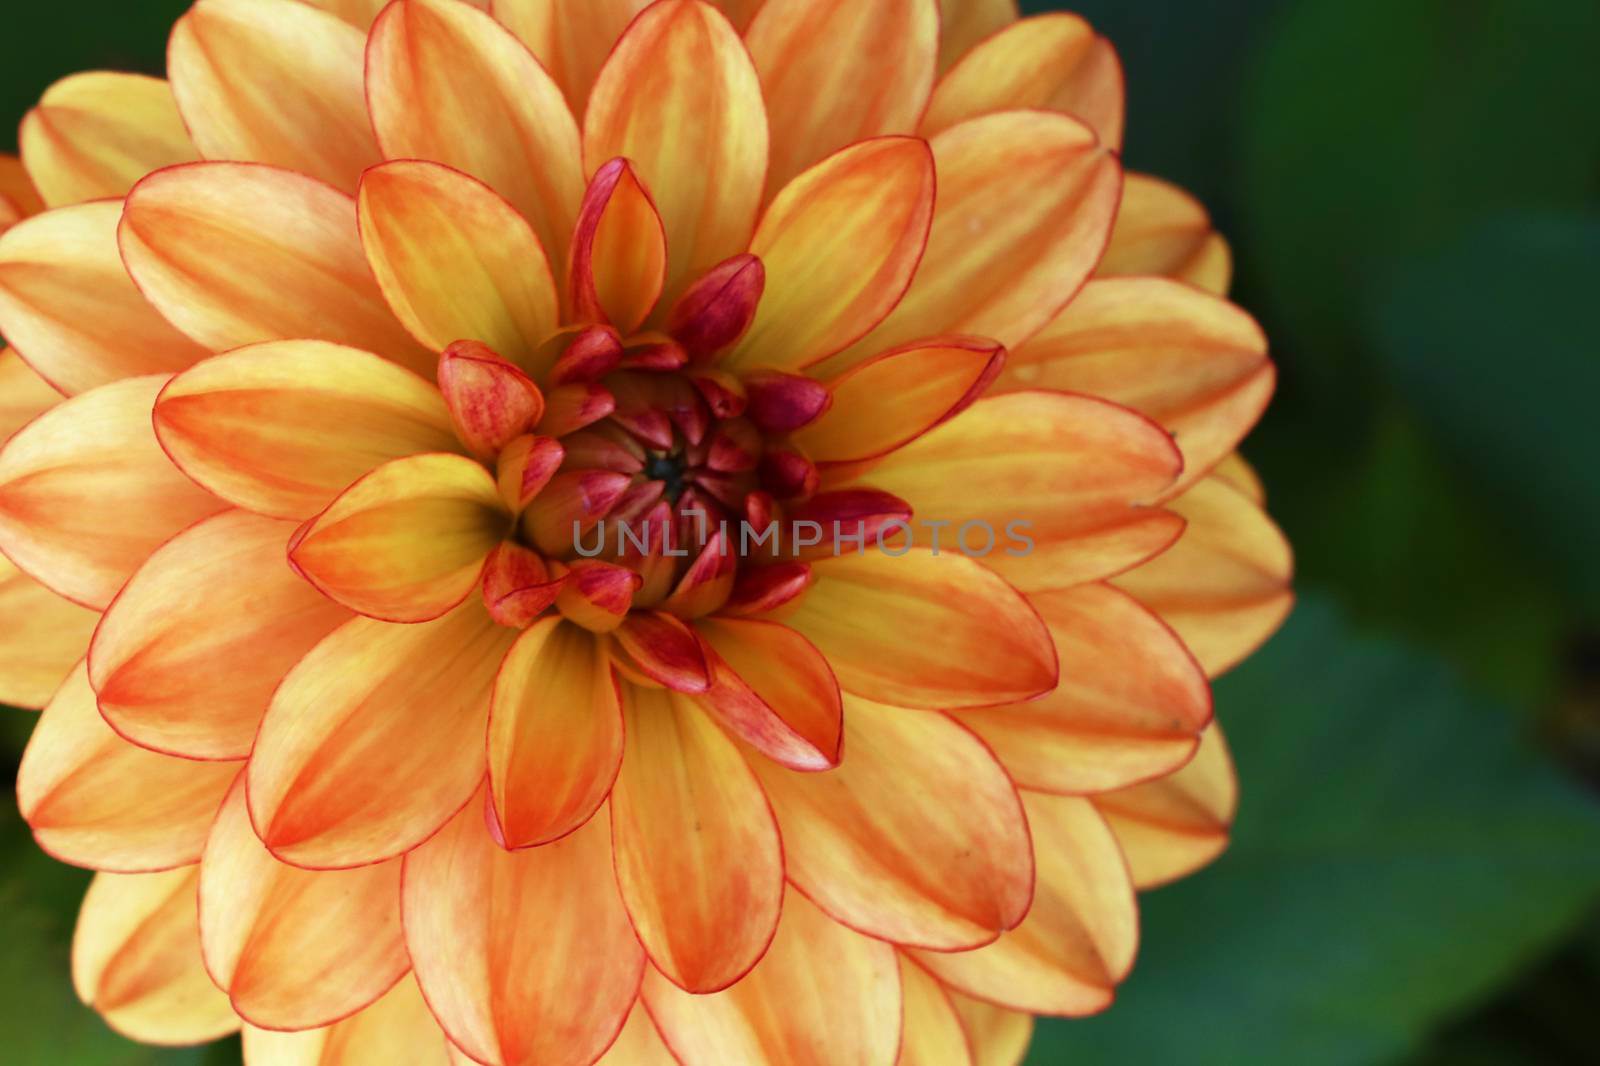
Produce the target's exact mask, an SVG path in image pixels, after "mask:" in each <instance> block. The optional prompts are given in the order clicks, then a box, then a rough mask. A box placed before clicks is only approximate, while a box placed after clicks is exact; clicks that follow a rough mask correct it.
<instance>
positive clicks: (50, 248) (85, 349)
mask: <svg viewBox="0 0 1600 1066" xmlns="http://www.w3.org/2000/svg"><path fill="white" fill-rule="evenodd" d="M121 217H122V204H121V203H120V202H99V203H91V204H79V205H77V206H75V207H66V208H62V209H60V210H57V211H50V212H47V213H46V214H43V215H38V216H36V217H34V218H31V219H28V220H27V221H25V222H22V223H20V224H19V225H16V226H13V227H11V228H10V229H8V230H6V231H5V235H4V236H3V237H0V331H3V332H4V333H5V336H6V340H7V341H8V342H9V343H10V344H11V345H12V346H13V347H14V348H15V349H16V350H17V352H19V353H20V354H22V355H23V356H24V357H26V358H27V360H28V365H29V366H31V367H33V369H34V370H36V371H37V372H38V373H39V375H40V376H41V377H43V378H44V379H45V380H46V381H48V382H50V384H52V385H54V386H55V387H56V388H57V389H60V390H61V391H62V392H65V393H79V392H85V391H87V390H89V389H92V388H94V387H96V386H98V385H108V384H110V383H111V382H113V381H117V380H119V379H121V378H126V377H134V376H137V375H139V374H154V373H161V372H166V371H172V370H182V369H183V368H184V367H186V366H190V365H191V364H193V363H194V362H195V361H196V360H199V359H202V358H204V357H205V355H206V351H205V349H204V348H202V347H200V345H198V344H196V343H195V342H194V341H192V340H190V339H189V338H188V337H185V336H184V335H183V334H181V333H179V332H178V331H177V330H175V329H173V328H172V326H171V325H169V324H168V323H167V321H166V319H164V318H162V317H161V316H160V315H159V314H157V313H156V311H155V309H154V308H152V307H151V306H150V305H149V304H148V303H146V302H145V299H144V297H143V296H141V295H139V290H138V289H136V288H134V285H133V282H132V280H130V279H129V277H128V272H127V270H125V269H124V268H123V265H122V256H121V254H120V253H119V252H118V250H117V222H118V220H119V219H121Z"/></svg>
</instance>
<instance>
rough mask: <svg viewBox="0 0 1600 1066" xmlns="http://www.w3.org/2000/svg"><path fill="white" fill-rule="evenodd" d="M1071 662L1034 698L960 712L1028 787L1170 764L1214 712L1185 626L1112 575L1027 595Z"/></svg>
mask: <svg viewBox="0 0 1600 1066" xmlns="http://www.w3.org/2000/svg"><path fill="white" fill-rule="evenodd" d="M1028 599H1029V601H1030V602H1031V603H1032V604H1033V605H1034V606H1035V607H1037V608H1038V609H1039V614H1040V615H1041V616H1042V617H1043V618H1044V620H1045V624H1046V625H1047V626H1049V627H1050V636H1051V639H1053V640H1054V641H1055V646H1056V652H1057V653H1058V654H1059V655H1060V656H1061V661H1062V663H1063V664H1064V666H1063V669H1062V671H1061V683H1060V684H1059V685H1057V686H1056V688H1055V691H1054V692H1051V693H1048V694H1047V695H1045V696H1042V697H1040V698H1039V699H1037V700H1034V701H1033V702H1031V703H1018V704H1014V705H1013V706H1010V707H995V708H992V709H989V710H982V711H973V712H970V713H967V714H963V715H961V716H960V718H961V721H962V722H964V723H965V724H966V725H967V726H969V727H970V728H971V729H972V731H973V732H975V733H977V734H978V735H979V736H980V737H982V738H983V739H984V740H985V741H987V742H988V744H989V746H990V747H991V748H993V749H994V752H995V754H996V755H998V756H999V757H1000V761H1001V762H1002V763H1004V764H1005V767H1006V770H1007V771H1008V772H1009V773H1010V774H1011V776H1012V777H1013V778H1015V779H1016V782H1017V784H1019V785H1021V786H1022V787H1023V788H1032V789H1038V790H1040V791H1042V792H1060V793H1067V794H1082V793H1093V792H1104V791H1106V790H1108V789H1113V788H1122V787H1124V786H1127V785H1131V784H1134V783H1136V782H1139V781H1146V780H1149V779H1150V778H1153V777H1158V776H1160V775H1162V774H1167V773H1171V772H1172V771H1173V770H1175V769H1177V768H1178V767H1180V766H1182V765H1183V764H1184V763H1185V762H1187V761H1188V760H1189V758H1190V756H1192V755H1193V754H1194V751H1195V747H1196V745H1197V744H1198V743H1199V735H1200V731H1201V729H1203V728H1204V727H1205V725H1206V724H1207V723H1208V722H1210V721H1211V690H1210V686H1208V685H1207V684H1206V676H1205V674H1204V672H1202V671H1201V669H1200V666H1199V664H1198V663H1196V662H1195V661H1194V657H1193V656H1191V655H1190V654H1189V650H1188V649H1187V648H1185V647H1184V646H1183V643H1182V642H1181V641H1180V640H1178V638H1177V635H1176V634H1174V633H1173V632H1172V631H1171V630H1170V629H1168V628H1167V627H1166V626H1165V625H1163V624H1162V623H1161V621H1160V620H1159V619H1157V618H1156V617H1155V616H1154V615H1153V614H1151V613H1150V612H1149V611H1148V610H1146V609H1145V608H1144V607H1141V606H1140V605H1139V603H1138V601H1137V600H1135V599H1134V598H1133V597H1131V596H1129V595H1127V594H1126V593H1123V592H1118V591H1117V590H1116V589H1114V588H1112V587H1110V586H1109V585H1099V584H1094V585H1080V586H1078V587H1077V588H1073V589H1064V590H1060V591H1056V592H1038V593H1034V594H1032V595H1030V596H1029V597H1028Z"/></svg>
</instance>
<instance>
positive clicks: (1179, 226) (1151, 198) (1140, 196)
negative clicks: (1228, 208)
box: [1095, 174, 1233, 296]
mask: <svg viewBox="0 0 1600 1066" xmlns="http://www.w3.org/2000/svg"><path fill="white" fill-rule="evenodd" d="M1095 273H1096V274H1098V275H1099V276H1101V277H1122V276H1127V275H1156V276H1160V277H1166V278H1173V279H1175V280H1177V281H1182V282H1185V283H1186V284H1189V285H1193V286H1195V287H1196V288H1201V289H1204V290H1206V291H1207V292H1209V293H1214V294H1215V295H1217V296H1226V295H1227V293H1228V284H1229V282H1230V281H1231V280H1232V278H1233V254H1232V253H1231V252H1230V251H1229V250H1228V242H1227V241H1225V240H1223V239H1222V236H1221V235H1220V234H1218V233H1217V232H1216V231H1214V230H1213V229H1212V228H1211V216H1210V215H1208V214H1207V213H1206V209H1205V208H1204V207H1202V206H1201V205H1200V202H1199V201H1198V200H1196V199H1195V198H1194V197H1192V196H1190V195H1189V194H1188V193H1186V192H1184V191H1183V190H1182V189H1180V188H1178V187H1177V186H1176V185H1172V184H1169V183H1167V182H1164V181H1162V180H1161V179H1159V178H1152V177H1147V176H1145V175H1143V174H1129V175H1128V176H1127V179H1126V180H1125V181H1124V183H1123V188H1122V204H1121V206H1120V207H1118V209H1117V223H1116V225H1115V226H1114V227H1113V228H1112V231H1111V244H1110V245H1109V246H1108V247H1107V248H1106V254H1105V258H1104V259H1102V260H1100V265H1099V267H1098V268H1097V269H1096V270H1095Z"/></svg>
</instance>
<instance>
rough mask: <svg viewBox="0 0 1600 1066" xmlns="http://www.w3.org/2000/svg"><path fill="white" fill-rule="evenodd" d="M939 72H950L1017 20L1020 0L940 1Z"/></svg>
mask: <svg viewBox="0 0 1600 1066" xmlns="http://www.w3.org/2000/svg"><path fill="white" fill-rule="evenodd" d="M939 8H940V12H941V13H942V14H943V15H944V22H943V25H942V26H941V27H940V33H939V38H940V40H939V70H940V71H941V72H942V71H946V70H949V69H950V67H952V66H953V65H954V64H955V62H956V61H957V60H958V59H960V58H961V57H962V56H964V55H966V54H967V52H968V51H969V50H970V49H971V48H972V47H973V46H974V45H976V44H977V43H978V42H979V41H982V40H983V39H984V38H985V37H988V36H989V35H990V34H993V33H997V32H999V31H1000V30H1003V29H1005V28H1006V27H1007V26H1009V25H1010V24H1011V23H1013V22H1015V21H1017V0H939Z"/></svg>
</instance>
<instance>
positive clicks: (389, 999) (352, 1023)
mask: <svg viewBox="0 0 1600 1066" xmlns="http://www.w3.org/2000/svg"><path fill="white" fill-rule="evenodd" d="M244 1059H245V1062H247V1063H249V1064H250V1066H371V1064H372V1063H384V1062H405V1063H410V1064H412V1066H465V1064H466V1062H467V1061H468V1060H467V1059H466V1058H465V1056H462V1055H461V1054H460V1052H458V1051H455V1050H453V1049H452V1048H451V1047H450V1043H449V1041H448V1040H446V1039H445V1035H444V1032H443V1031H442V1030H440V1028H439V1023H438V1022H436V1021H434V1020H433V1015H432V1014H431V1013H429V1011H428V1005H427V1004H426V1003H425V1002H423V999H422V992H421V990H420V989H418V988H417V982H416V980H415V979H414V978H412V977H411V976H410V975H409V974H408V975H407V976H405V977H403V978H401V979H400V981H399V983H398V984H396V985H395V986H394V988H393V990H391V991H390V992H388V993H386V994H385V995H384V997H383V998H382V999H380V1000H378V1002H376V1003H374V1004H373V1005H372V1006H370V1007H368V1008H366V1009H365V1010H362V1011H359V1012H358V1013H356V1014H354V1015H352V1016H350V1017H349V1018H346V1019H345V1020H343V1021H341V1022H337V1023H335V1024H333V1025H330V1026H326V1027H324V1028H321V1029H306V1030H302V1031H300V1032H294V1033H285V1032H275V1031H273V1030H270V1029H257V1028H256V1027H255V1026H253V1025H248V1024H247V1025H246V1026H245V1027H244Z"/></svg>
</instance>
